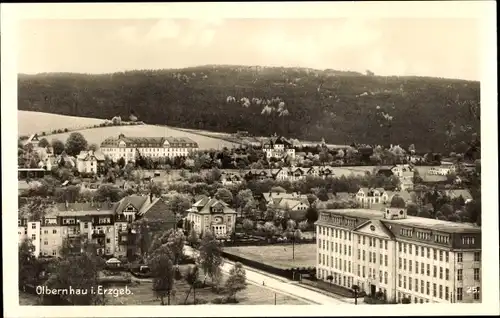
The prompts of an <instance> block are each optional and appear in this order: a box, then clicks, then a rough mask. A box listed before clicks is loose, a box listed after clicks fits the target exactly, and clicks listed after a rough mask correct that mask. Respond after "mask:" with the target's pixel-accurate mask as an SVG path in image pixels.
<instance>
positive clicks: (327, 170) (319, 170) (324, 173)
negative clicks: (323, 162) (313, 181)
mask: <svg viewBox="0 0 500 318" xmlns="http://www.w3.org/2000/svg"><path fill="white" fill-rule="evenodd" d="M307 174H308V175H310V176H313V177H317V178H323V179H325V178H330V177H333V176H334V175H335V174H334V168H333V167H330V166H312V167H311V168H309V169H308V170H307Z"/></svg>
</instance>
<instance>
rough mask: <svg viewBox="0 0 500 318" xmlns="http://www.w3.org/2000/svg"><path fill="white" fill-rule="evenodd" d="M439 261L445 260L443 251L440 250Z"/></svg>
mask: <svg viewBox="0 0 500 318" xmlns="http://www.w3.org/2000/svg"><path fill="white" fill-rule="evenodd" d="M439 261H440V262H442V261H443V251H439Z"/></svg>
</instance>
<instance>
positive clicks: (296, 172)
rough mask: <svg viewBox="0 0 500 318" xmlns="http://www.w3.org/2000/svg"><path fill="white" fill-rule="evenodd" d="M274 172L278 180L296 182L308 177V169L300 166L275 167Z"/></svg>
mask: <svg viewBox="0 0 500 318" xmlns="http://www.w3.org/2000/svg"><path fill="white" fill-rule="evenodd" d="M272 174H273V177H274V179H276V180H278V181H290V182H295V181H299V180H304V179H305V178H306V177H307V170H306V169H304V168H298V167H283V168H280V169H273V170H272Z"/></svg>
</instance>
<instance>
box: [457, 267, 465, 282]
mask: <svg viewBox="0 0 500 318" xmlns="http://www.w3.org/2000/svg"><path fill="white" fill-rule="evenodd" d="M463 271H464V270H463V269H457V280H462V278H463V275H464V273H463Z"/></svg>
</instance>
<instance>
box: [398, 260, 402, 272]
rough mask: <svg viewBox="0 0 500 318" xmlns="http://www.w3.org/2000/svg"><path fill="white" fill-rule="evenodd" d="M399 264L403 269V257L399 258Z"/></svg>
mask: <svg viewBox="0 0 500 318" xmlns="http://www.w3.org/2000/svg"><path fill="white" fill-rule="evenodd" d="M398 264H399V265H398V267H399V269H401V268H402V267H403V261H402V259H401V257H400V258H399V260H398Z"/></svg>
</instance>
